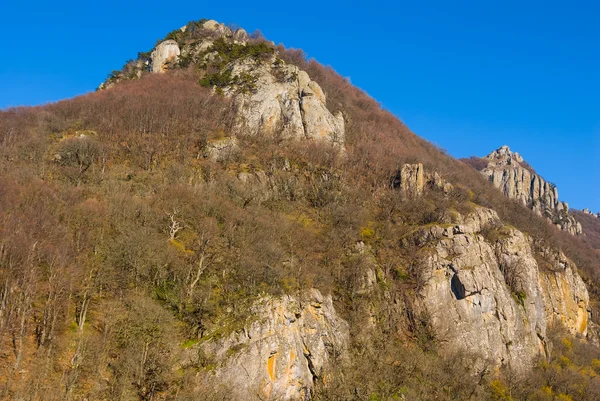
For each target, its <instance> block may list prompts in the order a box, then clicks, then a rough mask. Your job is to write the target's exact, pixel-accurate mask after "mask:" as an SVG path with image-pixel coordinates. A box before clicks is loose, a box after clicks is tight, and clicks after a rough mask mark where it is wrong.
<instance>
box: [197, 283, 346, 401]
mask: <svg viewBox="0 0 600 401" xmlns="http://www.w3.org/2000/svg"><path fill="white" fill-rule="evenodd" d="M250 316H251V317H250V319H249V322H246V323H245V324H243V327H241V328H239V329H238V330H236V331H234V332H232V333H231V334H229V335H226V336H223V337H221V338H216V337H215V338H212V339H209V340H207V341H205V342H203V343H202V344H200V345H199V347H200V348H201V350H202V352H203V353H204V355H206V357H207V358H209V359H211V360H214V361H216V363H217V366H216V368H215V369H214V370H213V371H211V372H207V373H205V374H202V375H201V376H200V377H199V380H198V384H197V385H198V392H199V393H200V394H220V393H219V392H223V393H224V394H227V396H228V398H229V399H237V400H307V399H310V396H311V394H312V392H313V388H314V385H315V380H326V375H327V374H329V373H328V372H330V371H334V370H335V368H334V367H333V366H332V364H333V363H334V361H338V360H341V359H343V357H344V355H345V353H346V352H347V348H348V346H349V331H348V324H347V323H346V322H345V321H344V320H343V319H341V318H340V317H339V316H338V315H337V314H336V311H335V309H334V307H333V303H332V300H331V296H330V295H328V296H324V295H322V294H321V293H320V292H319V291H318V290H316V289H311V290H309V291H307V292H305V293H304V294H302V295H301V296H298V297H291V296H284V297H280V298H273V297H265V298H263V299H261V300H259V301H258V302H256V303H255V304H254V305H253V306H252V310H251V312H250Z"/></svg>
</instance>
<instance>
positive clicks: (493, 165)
mask: <svg viewBox="0 0 600 401" xmlns="http://www.w3.org/2000/svg"><path fill="white" fill-rule="evenodd" d="M484 160H486V161H487V162H488V165H487V166H486V167H485V168H484V169H483V170H481V173H482V174H483V175H485V176H486V177H488V179H489V180H490V181H491V182H492V183H493V184H494V186H495V187H497V188H499V189H500V190H501V191H502V192H503V193H504V194H505V195H506V196H508V197H509V198H512V199H517V200H519V201H520V202H522V203H523V204H524V205H526V206H527V207H529V208H531V209H532V210H533V211H534V212H535V213H536V214H538V215H540V216H544V217H547V218H549V219H550V220H551V221H552V222H553V223H554V224H556V225H557V226H559V227H560V228H561V229H562V230H565V231H568V232H569V233H571V234H573V235H579V234H581V233H582V232H583V231H582V228H581V224H580V223H579V222H577V220H575V218H574V217H573V216H571V215H569V213H568V212H569V205H568V204H567V203H565V202H561V201H559V200H558V189H557V188H556V186H555V185H554V184H552V183H549V182H546V181H545V180H544V179H543V178H542V177H541V176H539V175H537V174H535V173H534V172H533V171H531V170H530V169H528V168H526V165H525V164H524V160H523V158H522V157H521V156H520V155H519V154H518V153H516V152H512V151H511V150H510V149H509V148H508V146H502V147H501V148H499V149H496V150H495V151H493V152H492V153H490V154H489V155H488V156H486V157H485V158H484Z"/></svg>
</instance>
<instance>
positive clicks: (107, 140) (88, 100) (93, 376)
mask: <svg viewBox="0 0 600 401" xmlns="http://www.w3.org/2000/svg"><path fill="white" fill-rule="evenodd" d="M508 152H509V151H508V150H506V151H505V153H508ZM501 156H502V157H504V156H506V154H505V155H501ZM499 157H500V155H499ZM510 159H511V162H510V163H511V167H515V168H516V167H517V165H516V163H518V164H519V166H520V167H522V168H525V167H523V166H525V164H524V162H523V161H522V160H518V159H519V158H517V157H516V156H515V155H514V154H511V156H510ZM512 159H514V160H515V161H514V163H513V161H512ZM487 163H488V162H486V165H487ZM496 163H497V165H500V164H501V163H502V162H501V161H497V162H496ZM506 163H508V162H506ZM0 172H1V174H0V219H1V220H0V221H2V224H0V285H1V287H0V343H1V344H2V347H0V356H1V357H0V372H1V373H0V389H1V390H0V391H1V394H2V398H4V399H33V400H38V399H39V400H79V399H90V400H91V399H98V400H138V399H139V400H197V399H202V400H223V399H232V400H308V399H312V400H398V399H404V400H423V399H439V400H451V399H472V400H514V399H562V400H567V399H582V400H594V399H598V398H600V382H599V381H600V378H599V376H598V374H599V373H600V348H599V347H598V341H599V336H598V326H597V323H596V322H597V321H598V316H597V312H596V311H597V310H598V300H599V299H600V291H599V287H598V283H599V282H600V276H599V270H598V266H600V253H599V252H598V251H597V249H594V247H593V246H592V244H591V243H590V242H589V238H590V237H589V236H587V235H586V236H582V235H571V234H570V233H569V232H567V231H564V230H562V231H561V230H559V229H558V228H557V226H556V225H554V224H551V223H550V222H549V221H548V219H547V217H548V216H547V215H546V212H547V211H550V212H553V211H556V210H558V208H559V206H558V205H559V204H560V202H558V200H557V197H558V196H557V194H556V191H555V189H553V188H552V187H551V186H550V184H544V185H542V184H540V188H542V187H543V188H545V192H544V194H543V195H539V196H538V193H537V192H534V194H530V196H529V197H527V198H526V199H525V198H517V199H511V198H509V197H506V196H504V195H503V194H502V193H501V192H500V191H498V189H497V188H496V187H494V185H492V184H491V183H490V180H489V179H488V178H487V177H486V176H484V175H483V174H481V173H480V172H479V171H477V170H475V169H473V168H472V167H471V166H470V165H468V164H466V163H464V162H462V161H459V160H455V159H453V158H451V157H450V156H448V155H446V154H444V153H443V152H441V151H439V150H438V149H437V148H436V147H435V146H433V145H432V144H430V143H429V142H427V141H425V140H423V139H422V138H419V137H418V136H417V135H415V134H414V133H413V132H411V131H410V130H409V129H408V128H407V127H406V126H405V125H404V124H403V123H402V122H401V121H400V120H398V119H397V118H396V117H395V116H393V115H392V114H391V113H389V112H386V111H384V110H382V109H381V108H380V106H379V105H378V104H377V102H376V101H375V100H373V99H372V98H370V97H369V96H368V95H367V94H365V93H364V92H362V91H361V90H359V89H357V88H355V87H353V86H352V85H351V84H350V83H349V82H348V81H347V80H346V79H344V78H342V77H341V76H339V75H338V74H337V73H335V71H333V69H331V68H329V67H324V66H322V65H320V64H319V63H317V62H316V61H314V60H310V61H309V60H306V58H305V57H304V55H303V53H302V52H301V51H299V50H293V49H285V48H284V47H283V46H281V45H280V46H275V45H274V44H273V43H272V42H269V41H267V40H266V39H265V38H263V37H261V36H260V35H259V34H253V35H248V34H247V33H246V32H245V31H244V30H242V29H236V30H234V29H231V28H229V27H226V26H225V25H223V24H219V23H217V22H216V21H212V20H200V21H192V22H190V23H189V24H187V25H186V26H185V27H182V28H180V29H177V30H175V31H173V32H171V33H169V34H168V35H167V36H166V37H165V38H163V39H161V40H160V41H159V42H158V43H157V44H156V46H155V47H154V48H153V49H151V51H149V52H145V53H140V54H139V55H138V58H137V59H136V60H133V61H130V62H128V63H127V64H126V65H125V66H124V67H123V69H122V70H120V71H115V72H113V73H111V74H110V76H109V78H108V79H107V80H106V82H104V83H103V84H102V85H101V86H100V88H99V90H98V91H97V92H95V93H90V94H88V95H84V96H80V97H76V98H74V99H69V100H64V101H61V102H58V103H54V104H48V105H45V106H40V107H31V108H16V109H9V110H6V111H2V112H0ZM530 174H532V173H530ZM492 175H493V174H492ZM502 176H504V175H502ZM540 180H541V178H540ZM536 182H537V181H536ZM540 183H541V181H540ZM519 188H521V189H523V188H524V187H523V186H521V187H519ZM536 188H537V187H536ZM523 199H525V201H523ZM529 200H531V202H529ZM542 201H543V202H542ZM530 203H531V204H530ZM532 205H533V206H534V208H535V209H536V211H532V210H531V208H529V206H532ZM564 208H565V207H564V205H563V210H561V211H564ZM590 218H591V216H590Z"/></svg>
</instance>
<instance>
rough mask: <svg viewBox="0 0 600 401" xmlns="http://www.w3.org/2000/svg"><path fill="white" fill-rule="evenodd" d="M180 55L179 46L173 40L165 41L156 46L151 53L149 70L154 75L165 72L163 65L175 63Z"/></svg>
mask: <svg viewBox="0 0 600 401" xmlns="http://www.w3.org/2000/svg"><path fill="white" fill-rule="evenodd" d="M180 54H181V51H180V50H179V45H178V44H177V42H175V41H174V40H172V39H170V40H165V41H164V42H161V43H159V44H158V46H156V48H155V49H154V51H153V52H152V55H151V56H150V57H151V60H152V62H151V64H150V67H151V70H152V72H154V73H162V72H165V65H166V64H167V63H168V62H172V61H175V60H176V59H177V57H179V55H180Z"/></svg>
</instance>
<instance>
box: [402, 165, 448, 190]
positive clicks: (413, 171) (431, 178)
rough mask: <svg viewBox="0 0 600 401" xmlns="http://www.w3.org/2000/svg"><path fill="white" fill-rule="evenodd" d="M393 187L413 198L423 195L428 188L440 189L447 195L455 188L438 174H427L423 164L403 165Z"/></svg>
mask: <svg viewBox="0 0 600 401" xmlns="http://www.w3.org/2000/svg"><path fill="white" fill-rule="evenodd" d="M392 185H393V186H394V188H398V189H400V191H401V192H402V194H403V195H404V196H406V197H411V198H414V197H419V196H421V195H423V192H424V191H425V189H426V188H439V189H441V190H443V191H444V192H446V193H447V192H449V191H451V190H452V188H453V185H452V184H450V183H449V182H447V181H446V180H444V179H443V178H442V177H441V176H440V175H439V174H438V173H437V172H434V173H430V172H426V171H425V169H424V168H423V164H421V163H416V164H405V165H403V166H402V168H401V169H400V170H399V171H398V172H397V173H396V176H395V177H394V178H393V181H392Z"/></svg>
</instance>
